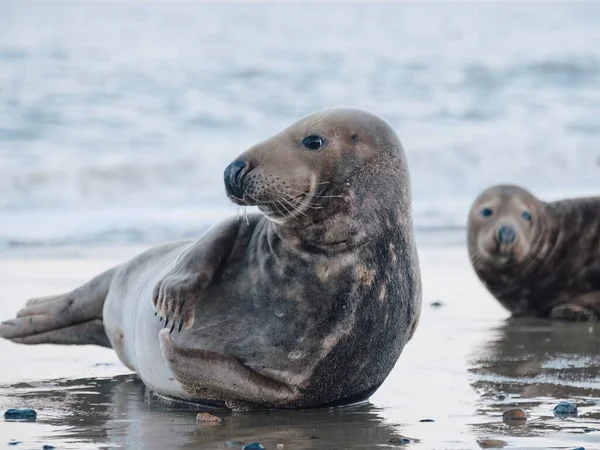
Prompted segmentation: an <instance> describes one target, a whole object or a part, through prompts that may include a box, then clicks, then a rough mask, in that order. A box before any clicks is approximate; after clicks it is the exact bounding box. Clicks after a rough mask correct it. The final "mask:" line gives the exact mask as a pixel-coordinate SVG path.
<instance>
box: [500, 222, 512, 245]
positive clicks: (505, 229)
mask: <svg viewBox="0 0 600 450" xmlns="http://www.w3.org/2000/svg"><path fill="white" fill-rule="evenodd" d="M516 238H517V232H516V231H515V229H514V228H513V227H511V226H508V225H502V226H501V227H500V229H499V230H498V241H499V242H500V243H501V244H512V243H513V242H515V239H516Z"/></svg>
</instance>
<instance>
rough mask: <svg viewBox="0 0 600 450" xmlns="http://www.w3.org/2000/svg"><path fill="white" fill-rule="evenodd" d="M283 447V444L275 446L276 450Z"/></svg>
mask: <svg viewBox="0 0 600 450" xmlns="http://www.w3.org/2000/svg"><path fill="white" fill-rule="evenodd" d="M283 447H285V445H283V444H277V448H279V449H281V448H283Z"/></svg>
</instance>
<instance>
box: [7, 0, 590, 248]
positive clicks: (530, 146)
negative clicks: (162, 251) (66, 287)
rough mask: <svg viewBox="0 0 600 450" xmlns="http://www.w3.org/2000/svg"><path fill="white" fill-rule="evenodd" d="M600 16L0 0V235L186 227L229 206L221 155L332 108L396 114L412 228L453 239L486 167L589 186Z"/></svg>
mask: <svg viewBox="0 0 600 450" xmlns="http://www.w3.org/2000/svg"><path fill="white" fill-rule="evenodd" d="M599 24H600V4H599V3H576V2H565V3H538V2H535V3H529V4H519V3H512V2H502V3H496V4H491V3H487V2H486V3H461V4H451V3H447V2H442V3H431V4H384V3H383V4H382V3H379V4H315V3H311V4H268V3H267V4H265V3H263V4H253V5H250V4H201V3H192V2H185V3H167V2H164V3H142V2H109V1H95V2H87V1H78V2H60V3H51V2H35V3H30V2H25V1H22V2H11V1H0V250H7V249H10V248H14V247H20V248H22V247H31V246H34V247H39V246H48V245H50V246H56V245H66V244H83V243H85V244H109V243H121V244H122V243H144V244H146V243H154V242H158V241H163V240H170V239H178V238H181V237H190V236H195V235H197V234H198V233H199V232H201V231H203V230H204V229H206V227H208V226H209V225H212V224H213V223H214V222H215V221H216V220H218V219H220V218H222V217H224V216H227V215H230V214H235V212H236V209H235V207H234V206H233V205H230V203H229V202H228V201H227V199H226V197H225V195H224V188H223V184H222V171H223V168H224V167H225V166H226V165H227V164H228V163H229V162H230V161H231V160H232V159H233V158H235V157H236V156H237V155H238V154H239V153H241V152H242V151H244V150H245V149H246V148H247V147H249V146H250V145H252V144H253V143H255V142H258V141H259V140H262V139H264V138H267V137H269V136H270V135H272V134H274V133H276V132H278V131H279V130H280V129H281V128H283V127H285V126H287V125H289V124H290V123H292V122H294V121H295V120H296V119H298V118H299V117H301V116H303V115H306V114H308V113H310V112H313V111H315V110H319V109H322V108H325V107H330V106H337V105H351V106H358V107H362V108H366V109H368V110H371V111H373V112H375V113H376V114H379V115H381V116H383V117H384V118H385V119H386V120H388V121H389V122H390V123H391V125H392V126H393V127H394V128H395V129H396V130H397V132H398V134H399V136H400V138H401V140H402V142H403V144H404V147H405V149H406V152H407V155H408V160H409V164H410V172H411V179H412V188H413V199H414V205H413V208H414V215H415V226H416V229H417V235H418V237H419V239H421V240H427V239H429V238H432V239H433V238H434V237H435V236H440V235H442V236H448V233H451V235H452V236H454V238H456V239H457V240H462V239H464V238H463V234H464V225H465V221H466V214H467V211H468V208H469V206H470V204H471V202H472V201H473V199H474V197H475V196H476V195H477V194H478V192H479V191H480V190H482V189H483V188H485V187H486V186H488V185H490V184H493V183H501V182H502V183H503V182H511V183H520V184H523V185H524V186H526V187H528V188H530V189H532V190H533V191H534V193H536V194H537V195H538V196H541V197H543V198H544V199H548V200H552V199H555V198H558V197H564V196H575V195H589V194H594V195H600V26H599ZM443 239H444V240H445V239H447V238H446V237H444V238H443Z"/></svg>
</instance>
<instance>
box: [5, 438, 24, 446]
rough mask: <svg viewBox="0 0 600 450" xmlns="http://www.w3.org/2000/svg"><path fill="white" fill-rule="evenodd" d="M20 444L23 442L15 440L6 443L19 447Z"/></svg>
mask: <svg viewBox="0 0 600 450" xmlns="http://www.w3.org/2000/svg"><path fill="white" fill-rule="evenodd" d="M22 443H23V442H21V441H15V440H14V439H13V440H12V441H10V442H9V443H8V445H19V444H22Z"/></svg>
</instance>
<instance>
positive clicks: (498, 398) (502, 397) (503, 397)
mask: <svg viewBox="0 0 600 450" xmlns="http://www.w3.org/2000/svg"><path fill="white" fill-rule="evenodd" d="M507 397H508V396H507V395H506V394H496V395H495V396H494V400H496V401H497V402H503V401H504V400H506V399H507Z"/></svg>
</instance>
